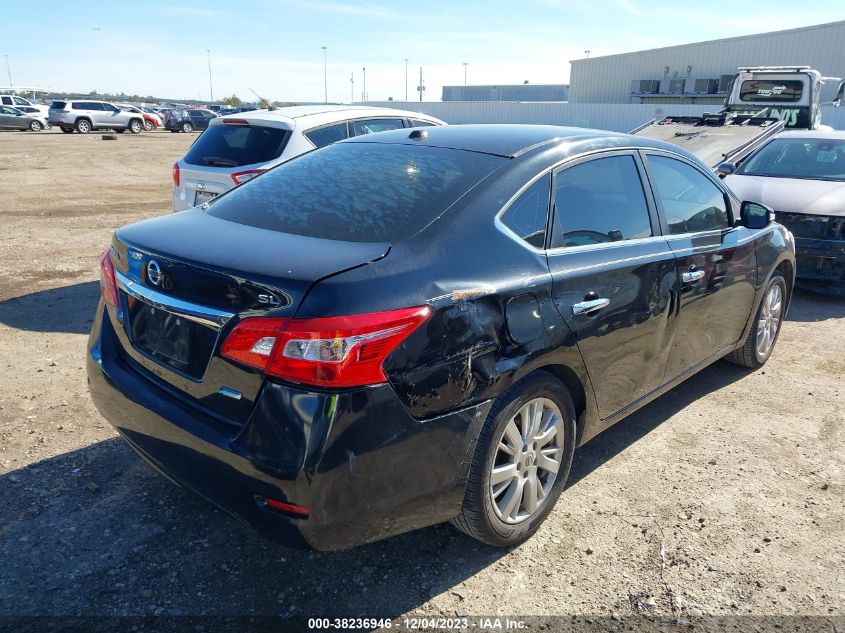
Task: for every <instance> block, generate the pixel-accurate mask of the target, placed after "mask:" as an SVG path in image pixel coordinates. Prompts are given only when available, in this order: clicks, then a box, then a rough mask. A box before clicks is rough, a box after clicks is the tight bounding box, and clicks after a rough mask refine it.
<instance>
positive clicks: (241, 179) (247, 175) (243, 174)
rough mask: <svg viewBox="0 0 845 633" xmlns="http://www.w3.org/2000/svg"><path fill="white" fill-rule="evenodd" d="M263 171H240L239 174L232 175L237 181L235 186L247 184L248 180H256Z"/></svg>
mask: <svg viewBox="0 0 845 633" xmlns="http://www.w3.org/2000/svg"><path fill="white" fill-rule="evenodd" d="M262 171H264V170H263V169H247V170H246V171H239V172H237V173H234V174H232V180H234V181H235V185H241V184H243V183H245V182H246V181H247V180H250V179H252V178H255V177H256V176H257V175H258V174H260V173H261V172H262Z"/></svg>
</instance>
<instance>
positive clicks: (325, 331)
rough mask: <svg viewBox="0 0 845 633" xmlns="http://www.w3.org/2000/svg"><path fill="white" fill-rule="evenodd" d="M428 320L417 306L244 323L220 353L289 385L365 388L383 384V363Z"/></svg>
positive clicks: (426, 311)
mask: <svg viewBox="0 0 845 633" xmlns="http://www.w3.org/2000/svg"><path fill="white" fill-rule="evenodd" d="M430 316H431V310H430V309H429V308H428V307H427V306H423V307H418V308H405V309H402V310H391V311H389V312H377V313H373V314H357V315H354V316H343V317H326V318H320V319H280V318H276V319H269V318H251V319H244V320H243V321H241V322H240V323H238V324H237V325H236V326H235V329H234V330H232V332H231V333H230V334H229V336H228V337H227V338H226V341H225V342H224V343H223V348H222V350H221V353H222V355H223V356H225V357H227V358H230V359H232V360H235V361H238V362H241V363H244V364H247V365H250V366H252V367H255V368H256V369H260V370H262V371H264V373H266V374H267V375H269V376H275V377H277V378H282V379H283V380H289V381H291V382H298V383H303V384H307V385H314V386H319V387H359V386H363V385H371V384H376V383H381V382H385V381H386V380H387V377H386V376H385V375H384V371H383V369H382V365H383V363H384V360H385V359H386V358H387V357H388V356H389V355H390V353H391V352H393V350H395V349H396V348H397V347H398V346H399V345H400V344H401V343H402V341H404V340H405V339H406V338H408V336H409V335H410V334H411V333H412V332H413V331H414V330H416V329H417V328H418V327H419V326H420V325H422V324H423V323H424V322H425V321H426V320H427V319H428V318H429V317H430Z"/></svg>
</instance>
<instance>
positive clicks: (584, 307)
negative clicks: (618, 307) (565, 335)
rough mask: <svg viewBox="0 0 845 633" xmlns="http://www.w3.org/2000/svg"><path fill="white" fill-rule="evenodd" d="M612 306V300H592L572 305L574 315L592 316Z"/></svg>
mask: <svg viewBox="0 0 845 633" xmlns="http://www.w3.org/2000/svg"><path fill="white" fill-rule="evenodd" d="M609 305H610V299H592V300H591V301H582V302H581V303H573V304H572V314H592V313H593V312H597V311H598V310H601V309H602V308H606V307H607V306H609Z"/></svg>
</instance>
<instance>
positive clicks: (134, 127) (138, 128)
mask: <svg viewBox="0 0 845 633" xmlns="http://www.w3.org/2000/svg"><path fill="white" fill-rule="evenodd" d="M143 130H144V124H143V123H141V121H139V120H138V119H132V120H131V121H130V122H129V131H130V132H132V134H140V133H141V132H142V131H143Z"/></svg>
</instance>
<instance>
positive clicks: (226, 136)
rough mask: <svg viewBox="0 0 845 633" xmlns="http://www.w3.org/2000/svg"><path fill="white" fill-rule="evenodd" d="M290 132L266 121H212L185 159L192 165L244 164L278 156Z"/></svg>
mask: <svg viewBox="0 0 845 633" xmlns="http://www.w3.org/2000/svg"><path fill="white" fill-rule="evenodd" d="M288 138H290V132H289V131H288V130H283V129H281V128H278V127H266V126H263V125H233V124H230V123H226V124H223V125H210V126H208V129H207V130H206V131H205V132H203V133H202V134H201V135H200V137H199V138H198V139H197V140H196V142H195V143H194V144H193V145H191V149H189V150H188V153H187V154H186V155H185V158H184V159H183V160H184V161H185V162H186V163H188V164H189V165H204V166H209V167H241V166H243V165H253V164H255V163H266V162H267V161H270V160H273V159H275V158H278V157H279V156H281V155H282V151H284V149H285V145H287V142H288Z"/></svg>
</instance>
